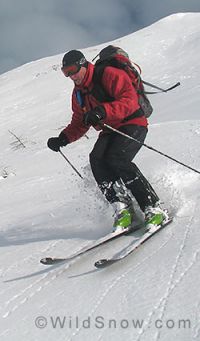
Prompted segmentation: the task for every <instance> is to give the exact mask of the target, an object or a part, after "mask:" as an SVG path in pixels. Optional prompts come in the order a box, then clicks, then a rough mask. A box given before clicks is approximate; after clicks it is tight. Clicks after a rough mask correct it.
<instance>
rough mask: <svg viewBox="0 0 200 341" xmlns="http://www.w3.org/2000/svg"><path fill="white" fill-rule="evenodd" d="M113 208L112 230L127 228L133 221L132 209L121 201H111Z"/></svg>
mask: <svg viewBox="0 0 200 341" xmlns="http://www.w3.org/2000/svg"><path fill="white" fill-rule="evenodd" d="M113 206H114V209H115V220H114V224H113V232H116V231H122V230H126V229H127V230H128V228H129V227H131V224H132V221H133V210H132V208H131V207H129V206H127V205H126V204H124V203H122V202H115V203H113Z"/></svg>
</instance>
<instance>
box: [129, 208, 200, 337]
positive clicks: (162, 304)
mask: <svg viewBox="0 0 200 341" xmlns="http://www.w3.org/2000/svg"><path fill="white" fill-rule="evenodd" d="M196 207H197V205H195V207H194V208H193V215H192V216H191V218H190V219H189V222H188V223H187V225H186V229H185V233H184V235H183V240H182V243H181V245H180V247H179V251H178V254H177V257H176V260H175V263H174V266H173V267H172V271H171V274H170V277H169V281H168V284H167V289H166V293H165V295H164V296H163V297H162V298H161V299H160V300H159V302H158V304H157V305H155V307H154V310H152V312H151V313H150V314H149V317H148V320H145V322H146V327H145V328H143V329H141V330H140V331H139V335H138V338H137V339H136V340H135V341H141V340H142V337H143V335H144V334H145V332H147V331H148V328H149V326H150V325H152V321H153V316H154V315H155V314H156V311H158V310H159V309H160V316H159V319H161V320H162V321H163V318H164V314H165V312H166V310H167V302H168V300H169V298H170V296H171V294H172V293H173V291H174V290H175V289H176V287H177V286H178V285H179V283H180V282H181V281H182V280H183V278H184V277H185V275H186V274H187V273H188V272H189V270H190V269H191V268H192V266H193V265H194V264H195V263H196V262H197V260H198V259H197V258H198V255H199V253H200V249H198V250H197V251H196V252H195V253H194V256H193V259H192V261H191V262H190V264H189V265H188V266H187V267H186V268H185V270H184V271H183V272H182V273H181V274H180V276H179V278H178V279H176V278H175V277H176V272H177V268H178V265H179V262H180V260H181V257H182V254H183V251H184V248H185V247H186V243H187V239H188V238H189V235H190V233H191V226H192V221H193V220H194V216H195V215H194V214H195V210H196ZM161 333H162V332H161V331H160V330H159V331H157V332H156V334H155V338H154V340H155V341H159V340H160V339H161Z"/></svg>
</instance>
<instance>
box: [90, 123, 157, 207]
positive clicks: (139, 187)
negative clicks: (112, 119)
mask: <svg viewBox="0 0 200 341" xmlns="http://www.w3.org/2000/svg"><path fill="white" fill-rule="evenodd" d="M119 130H120V131H122V132H124V133H126V134H127V135H129V136H131V137H133V138H135V139H136V140H138V141H140V142H144V140H145V137H146V134H147V131H148V130H147V128H146V127H142V126H137V125H126V126H123V127H120V128H119ZM140 148H141V144H139V143H137V142H135V141H133V140H130V139H128V138H127V137H124V136H122V135H120V134H118V133H116V132H110V131H106V132H103V133H101V134H100V135H99V138H98V140H97V141H96V143H95V145H94V148H93V150H92V152H91V153H90V164H91V168H92V172H93V175H94V178H95V180H96V182H97V184H98V186H99V188H100V189H101V190H102V192H103V193H104V195H105V196H106V199H107V200H108V201H109V202H110V203H113V202H116V201H119V198H118V197H117V194H116V192H115V190H114V188H113V184H114V183H115V181H117V180H120V179H122V180H123V182H124V184H125V186H126V187H127V188H128V189H129V190H130V191H131V193H132V195H133V196H134V197H135V199H136V200H137V202H138V204H139V206H140V208H141V210H142V211H144V210H145V207H147V206H154V205H155V203H156V202H157V201H158V200H159V198H158V196H157V194H156V193H155V191H154V189H153V188H152V186H151V185H150V183H149V182H148V181H147V179H146V178H145V177H144V175H143V174H142V173H141V172H140V170H139V169H138V167H137V166H136V165H135V164H134V163H133V162H132V160H133V158H134V157H135V155H136V154H137V152H138V151H139V150H140Z"/></svg>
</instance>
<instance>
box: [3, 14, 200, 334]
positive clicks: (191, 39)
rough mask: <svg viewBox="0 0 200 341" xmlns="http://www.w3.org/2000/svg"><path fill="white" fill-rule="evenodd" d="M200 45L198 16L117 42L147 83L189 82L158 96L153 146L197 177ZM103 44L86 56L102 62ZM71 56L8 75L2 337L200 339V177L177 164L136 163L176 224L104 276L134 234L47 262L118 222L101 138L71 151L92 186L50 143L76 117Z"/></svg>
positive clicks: (142, 159) (147, 156)
mask: <svg viewBox="0 0 200 341" xmlns="http://www.w3.org/2000/svg"><path fill="white" fill-rule="evenodd" d="M199 42H200V14H199V13H196V14H192V13H190V14H177V15H172V16H169V17H167V18H165V19H163V20H160V21H159V22H157V23H155V24H153V25H151V26H150V27H148V28H145V29H143V30H141V31H138V32H136V33H134V34H131V35H128V36H126V37H123V38H121V39H118V40H116V41H114V42H113V43H115V44H116V45H120V46H121V47H122V48H124V49H126V50H127V51H128V52H129V55H130V57H131V59H132V60H134V61H135V62H136V63H138V64H140V66H141V67H142V70H143V78H144V79H145V80H147V81H150V82H154V83H156V84H158V85H160V86H163V87H168V86H170V85H171V84H173V83H175V82H177V81H180V82H181V86H180V87H178V88H176V89H175V90H173V91H171V92H169V93H168V94H159V95H154V96H152V97H151V100H152V103H153V105H154V114H153V115H152V118H151V119H150V125H149V134H148V138H147V140H146V143H147V144H149V145H151V146H153V147H155V148H157V149H159V150H161V151H162V152H164V153H166V154H169V155H170V156H173V157H174V158H177V159H178V160H180V161H182V162H184V163H186V164H188V165H190V166H191V167H193V168H196V169H198V170H199V169H200V155H199V141H200V119H199V107H200V96H199V90H200V81H199V78H200V63H199V54H200V45H199ZM103 46H105V45H101V46H96V47H93V48H88V49H85V50H84V53H85V54H86V56H87V58H88V59H89V60H92V58H93V57H94V56H95V55H96V54H97V53H98V51H99V50H100V49H101V47H103ZM61 58H62V56H61V55H58V56H54V57H50V58H45V59H41V60H39V61H36V62H33V63H29V64H26V65H24V66H22V67H20V68H17V69H15V70H13V71H10V72H8V73H5V74H3V75H1V76H0V94H1V108H0V111H1V120H0V129H1V146H0V186H1V192H0V199H1V212H0V217H1V226H0V246H1V248H0V255H1V267H0V276H1V283H0V314H1V322H0V337H1V340H2V341H4V340H6V341H11V340H12V341H13V340H17V341H18V340H20V341H25V340H26V341H27V340H29V341H40V340H44V339H45V338H46V339H48V340H49V341H54V340H59V341H61V340H75V341H76V340H78V341H79V340H81V341H82V340H87V341H90V340H92V341H94V340H95V341H97V340H103V341H108V340H109V341H110V340H115V341H117V340H119V341H121V340H134V341H147V340H148V341H149V340H151V341H158V340H162V341H169V340H177V341H188V340H195V341H196V340H200V318H199V316H200V294H199V282H200V271H199V259H200V245H199V235H200V233H199V228H200V219H199V210H200V204H199V199H200V194H199V193H200V184H199V183H200V182H199V181H200V176H199V175H198V174H197V173H194V172H192V171H190V170H189V169H187V168H184V167H182V166H180V165H178V164H176V163H174V162H172V161H170V160H169V159H166V158H164V157H162V156H160V155H158V154H156V153H154V152H152V151H150V150H148V149H145V148H143V149H142V150H141V152H140V153H139V154H138V156H137V158H136V162H137V164H138V165H139V166H140V168H141V170H142V171H143V172H144V174H145V175H146V176H147V177H148V179H149V180H150V182H151V183H152V184H153V186H154V187H155V189H156V191H157V192H158V194H159V196H160V198H161V200H162V201H163V202H164V203H165V205H166V206H167V207H168V208H169V209H170V210H171V212H173V214H174V222H173V223H172V224H171V225H169V226H168V227H166V229H164V230H163V231H162V232H160V233H159V234H158V235H156V236H155V237H153V238H152V239H151V240H149V241H148V242H147V243H146V244H144V245H143V246H141V247H140V248H139V249H138V250H137V251H136V252H135V253H134V254H132V255H130V256H129V257H128V258H126V260H124V261H122V262H120V263H118V264H116V265H114V266H112V267H109V268H107V269H104V270H97V269H95V268H94V266H93V263H94V262H95V261H96V260H98V259H100V258H102V257H103V258H104V257H105V256H107V255H109V254H113V253H115V252H117V251H118V248H119V246H122V245H126V244H127V243H130V242H131V236H126V237H125V238H122V239H120V240H116V241H113V242H112V243H110V244H109V245H105V246H103V247H101V248H99V249H96V250H93V251H92V252H90V253H89V254H88V255H85V256H83V257H80V258H79V259H77V260H76V261H72V262H70V263H66V264H61V265H59V266H54V267H44V266H43V265H41V264H40V263H39V260H40V259H41V258H42V257H45V256H62V257H63V256H69V255H71V254H72V253H73V252H74V251H77V250H78V249H80V248H81V247H82V246H83V245H86V244H87V243H89V242H91V241H92V240H95V239H97V238H98V237H100V236H103V235H105V234H106V233H107V232H108V231H110V229H111V226H112V220H113V218H112V209H111V208H110V207H109V206H108V204H107V203H106V202H105V200H104V199H103V198H102V195H101V193H100V191H99V190H98V188H97V187H96V185H95V181H94V179H93V177H92V174H91V170H90V166H89V161H88V154H89V152H90V151H91V149H92V147H93V145H94V142H95V141H96V139H97V133H96V132H95V131H94V130H92V129H91V130H90V131H89V133H88V134H87V135H88V137H89V139H87V138H86V137H83V138H82V139H81V140H79V141H77V142H75V143H74V144H71V145H70V146H67V147H66V148H65V149H63V152H64V153H65V154H66V155H67V157H68V158H69V159H70V161H71V162H72V163H73V164H74V165H75V166H76V167H77V168H78V170H79V171H80V172H81V174H82V175H83V176H84V181H83V180H82V179H81V178H79V177H78V176H77V175H76V174H75V173H74V171H73V170H72V169H71V168H70V166H69V165H68V164H67V163H66V162H65V160H64V159H63V158H62V157H61V155H60V154H56V153H53V152H51V151H50V150H48V148H47V146H46V141H47V139H48V138H49V137H50V136H57V135H58V134H59V132H60V131H61V129H62V128H63V127H64V126H65V125H66V124H67V123H68V122H69V120H70V117H71V107H70V95H71V90H72V86H73V85H72V84H71V81H70V80H68V79H66V78H64V77H63V75H62V74H61V72H60V69H59V66H60V61H61ZM13 134H15V135H16V136H18V137H19V138H20V140H21V142H23V144H24V145H25V148H24V147H22V146H21V148H20V147H19V143H17V142H16V139H15V137H14V136H13ZM56 318H59V319H60V320H58V319H57V320H56ZM46 323H47V325H46ZM135 323H136V324H137V323H138V325H135ZM37 324H38V325H37Z"/></svg>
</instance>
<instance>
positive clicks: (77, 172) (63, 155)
mask: <svg viewBox="0 0 200 341" xmlns="http://www.w3.org/2000/svg"><path fill="white" fill-rule="evenodd" d="M59 153H60V154H61V155H62V157H64V159H65V160H66V161H67V162H68V164H69V165H70V166H71V167H72V168H73V170H74V171H75V172H76V174H78V176H80V178H81V179H83V177H82V175H81V174H80V173H79V171H78V170H77V169H76V168H75V167H74V165H72V163H71V162H70V161H69V159H68V158H67V157H66V156H65V154H63V152H61V150H59Z"/></svg>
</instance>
